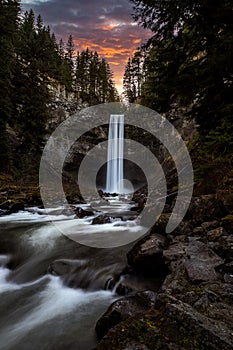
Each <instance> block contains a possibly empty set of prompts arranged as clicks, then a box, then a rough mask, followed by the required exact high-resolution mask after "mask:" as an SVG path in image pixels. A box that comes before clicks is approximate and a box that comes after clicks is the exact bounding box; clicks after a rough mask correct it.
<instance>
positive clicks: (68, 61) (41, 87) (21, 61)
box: [0, 0, 118, 174]
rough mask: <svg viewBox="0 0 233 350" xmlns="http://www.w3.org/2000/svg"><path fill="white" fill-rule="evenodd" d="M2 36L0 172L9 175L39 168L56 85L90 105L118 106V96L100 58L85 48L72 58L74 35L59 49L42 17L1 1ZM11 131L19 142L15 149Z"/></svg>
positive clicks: (111, 76) (0, 27)
mask: <svg viewBox="0 0 233 350" xmlns="http://www.w3.org/2000/svg"><path fill="white" fill-rule="evenodd" d="M0 32H1V38H0V40H1V43H0V46H1V51H0V84H1V88H0V89H1V95H0V163H1V172H7V173H8V174H12V173H14V172H16V173H17V172H19V170H20V168H21V167H22V163H23V164H24V166H28V164H27V165H26V164H25V162H27V159H29V158H30V157H31V159H35V157H36V159H38V162H37V163H38V164H39V157H40V154H41V150H42V148H43V143H44V138H45V135H46V133H48V130H47V124H48V119H49V104H50V102H51V100H52V98H53V93H52V91H53V89H52V88H55V89H56V86H57V85H58V84H60V85H61V86H62V87H63V88H64V89H65V91H66V94H67V95H68V94H70V93H72V94H73V96H74V99H76V100H77V101H78V102H79V103H80V104H85V103H86V104H89V105H90V104H98V103H105V102H112V101H116V100H118V94H117V91H116V89H115V87H114V82H113V74H112V72H111V70H110V68H109V65H108V63H107V62H106V60H105V59H104V58H100V57H99V56H98V53H97V52H91V51H90V50H89V49H88V48H87V49H86V50H85V51H83V52H77V53H76V52H75V47H74V43H73V38H72V35H70V36H69V38H68V40H67V43H63V41H62V40H60V42H59V43H58V42H57V40H56V37H55V35H54V34H53V33H51V31H50V27H49V26H45V25H44V24H43V20H42V18H41V16H40V15H39V16H38V17H37V18H35V15H34V13H33V11H32V10H30V11H29V12H26V13H24V14H22V13H21V9H20V4H19V1H17V0H10V1H4V0H1V2H0ZM9 128H10V130H11V133H12V130H13V132H14V135H16V136H17V138H18V140H19V145H18V147H16V149H15V148H14V147H13V148H12V145H11V144H10V138H9ZM7 129H8V130H7ZM14 153H16V155H15V154H14Z"/></svg>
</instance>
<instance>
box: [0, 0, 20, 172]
mask: <svg viewBox="0 0 233 350" xmlns="http://www.w3.org/2000/svg"><path fill="white" fill-rule="evenodd" d="M19 13H20V7H19V1H14V0H12V1H11V0H9V1H4V0H1V1H0V33H1V36H0V47H1V50H0V91H1V93H0V163H1V171H2V170H4V169H6V168H7V167H8V165H9V161H10V157H11V156H10V147H9V144H8V138H7V135H6V126H7V123H10V122H11V121H12V115H13V106H12V101H11V97H12V94H13V84H12V80H13V74H12V72H13V70H14V66H15V49H14V46H15V40H16V37H17V30H18V16H19Z"/></svg>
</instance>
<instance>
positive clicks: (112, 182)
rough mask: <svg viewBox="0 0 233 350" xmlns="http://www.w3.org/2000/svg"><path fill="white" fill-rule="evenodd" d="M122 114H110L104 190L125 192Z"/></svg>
mask: <svg viewBox="0 0 233 350" xmlns="http://www.w3.org/2000/svg"><path fill="white" fill-rule="evenodd" d="M123 156H124V115H123V114H111V115H110V124H109V132H108V155H107V162H108V163H107V181H106V192H108V193H125V190H124V181H123V180H124V170H123Z"/></svg>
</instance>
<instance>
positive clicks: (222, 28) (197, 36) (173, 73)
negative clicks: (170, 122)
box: [124, 0, 233, 180]
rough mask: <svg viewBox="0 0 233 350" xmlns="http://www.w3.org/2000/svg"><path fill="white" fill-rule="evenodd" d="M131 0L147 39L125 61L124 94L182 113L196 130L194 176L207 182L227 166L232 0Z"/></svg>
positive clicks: (232, 144)
mask: <svg viewBox="0 0 233 350" xmlns="http://www.w3.org/2000/svg"><path fill="white" fill-rule="evenodd" d="M132 2H133V4H134V19H135V20H136V21H137V22H138V23H139V25H141V26H143V27H144V28H148V29H150V30H151V31H152V36H151V38H150V39H149V40H148V41H147V42H146V43H145V44H144V45H143V46H142V47H141V48H139V49H138V50H137V51H136V52H135V54H134V56H133V57H132V58H129V61H128V63H127V65H126V69H125V74H124V94H125V96H126V98H127V99H128V100H129V101H130V102H139V103H141V104H142V105H145V106H147V107H150V108H152V109H155V110H156V111H158V112H159V113H166V112H169V111H171V110H172V109H179V108H180V110H181V109H182V108H185V109H186V113H182V114H183V116H184V118H192V119H194V120H195V121H196V124H197V126H198V131H199V136H198V140H196V143H195V146H196V147H198V152H199V156H198V158H197V163H198V164H195V167H196V174H197V176H199V177H202V178H203V177H204V178H205V180H206V176H210V175H211V174H212V171H216V168H219V167H222V168H224V164H225V165H226V166H229V165H230V164H231V162H232V151H233V124H232V113H233V98H232V96H233V65H232V62H233V9H232V1H229V0H223V1H221V2H219V1H212V0H211V1H210V0H204V1H203V0H194V1H184V0H177V1H166V0H155V1H150V0H143V1H139V0H132ZM194 162H195V159H194Z"/></svg>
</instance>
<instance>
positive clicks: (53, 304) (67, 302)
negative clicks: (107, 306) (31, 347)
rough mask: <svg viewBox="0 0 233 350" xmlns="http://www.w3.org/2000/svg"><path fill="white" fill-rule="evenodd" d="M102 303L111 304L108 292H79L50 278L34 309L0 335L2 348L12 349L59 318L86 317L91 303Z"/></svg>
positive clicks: (54, 278) (111, 298) (111, 297)
mask: <svg viewBox="0 0 233 350" xmlns="http://www.w3.org/2000/svg"><path fill="white" fill-rule="evenodd" d="M101 300H109V303H110V302H111V300H113V295H112V293H111V292H109V291H97V292H84V291H82V290H80V289H78V290H77V289H71V288H68V287H65V286H64V285H63V284H62V283H61V280H60V279H59V277H54V276H50V280H49V283H48V284H47V285H46V287H45V289H44V290H43V291H42V292H40V293H39V294H37V301H36V305H37V306H36V307H35V308H34V309H32V311H30V312H29V313H27V314H26V315H25V316H24V317H23V318H22V319H21V320H19V321H18V322H17V323H15V324H14V325H12V326H8V327H6V328H5V329H3V330H2V332H1V333H0V339H1V346H2V347H3V348H4V349H5V348H6V349H8V348H11V347H12V345H16V344H17V342H18V341H19V340H20V339H22V338H23V337H24V336H25V335H26V334H27V333H28V332H29V331H30V330H32V329H34V328H36V327H38V326H39V325H41V324H44V323H45V322H47V321H49V320H51V319H55V318H57V317H58V316H60V315H65V314H69V313H72V312H77V313H79V312H80V321H81V319H82V315H83V314H84V313H85V314H88V312H91V311H90V307H91V306H92V305H93V303H96V302H97V303H98V302H101Z"/></svg>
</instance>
